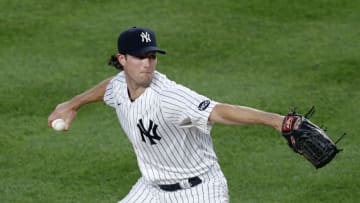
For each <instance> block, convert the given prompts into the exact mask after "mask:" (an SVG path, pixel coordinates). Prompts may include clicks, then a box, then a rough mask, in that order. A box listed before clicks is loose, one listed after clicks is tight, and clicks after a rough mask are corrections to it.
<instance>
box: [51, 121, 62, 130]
mask: <svg viewBox="0 0 360 203" xmlns="http://www.w3.org/2000/svg"><path fill="white" fill-rule="evenodd" d="M51 127H52V128H53V129H54V130H56V131H63V130H65V121H64V119H61V118H59V119H55V120H53V121H52V122H51Z"/></svg>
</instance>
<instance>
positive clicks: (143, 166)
mask: <svg viewBox="0 0 360 203" xmlns="http://www.w3.org/2000/svg"><path fill="white" fill-rule="evenodd" d="M104 101H105V102H106V104H108V105H110V106H112V107H113V108H115V110H116V113H117V116H118V118H119V121H120V124H121V126H122V128H123V130H124V132H125V133H126V135H127V137H128V139H129V140H130V142H131V143H132V145H133V148H134V151H135V153H136V156H137V162H138V166H139V168H140V171H141V173H142V175H143V177H144V178H145V179H146V180H148V181H150V182H152V183H154V184H169V183H174V182H177V181H178V180H180V179H184V178H189V177H194V176H198V175H200V174H202V173H204V172H206V171H207V170H208V169H209V168H210V167H211V166H212V165H213V164H214V163H215V162H217V158H216V154H215V152H214V149H213V145H212V141H211V137H210V130H211V127H212V124H211V123H210V122H208V118H209V115H210V112H211V111H212V109H213V107H214V106H215V105H216V102H214V101H211V100H209V99H208V98H207V97H205V96H202V95H199V94H197V93H196V92H194V91H192V90H190V89H188V88H186V87H184V86H182V85H179V84H176V83H175V82H173V81H171V80H169V79H168V78H167V77H166V76H165V75H163V74H161V73H159V72H157V71H155V72H154V77H153V79H152V82H151V84H150V86H149V87H148V88H147V89H146V90H145V91H144V93H143V94H142V95H141V96H140V97H139V98H137V99H136V100H135V101H131V100H130V98H129V95H128V91H127V84H126V81H125V74H124V72H120V73H119V74H118V75H117V76H115V77H114V78H113V79H112V80H111V81H110V83H109V85H108V86H107V89H106V92H105V95H104Z"/></svg>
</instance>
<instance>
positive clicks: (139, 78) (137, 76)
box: [122, 52, 157, 87]
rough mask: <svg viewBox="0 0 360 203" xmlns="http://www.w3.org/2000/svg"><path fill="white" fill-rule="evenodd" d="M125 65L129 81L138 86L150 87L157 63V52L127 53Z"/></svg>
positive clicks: (124, 59)
mask: <svg viewBox="0 0 360 203" xmlns="http://www.w3.org/2000/svg"><path fill="white" fill-rule="evenodd" d="M123 62H124V63H122V64H123V66H124V71H125V74H126V79H127V82H128V83H130V84H131V85H134V86H137V87H148V86H149V84H150V83H151V80H152V77H153V74H154V71H155V67H156V64H157V59H156V52H150V53H147V54H145V55H143V56H132V55H126V57H125V56H124V58H123Z"/></svg>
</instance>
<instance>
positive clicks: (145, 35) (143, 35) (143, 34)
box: [140, 32, 151, 43]
mask: <svg viewBox="0 0 360 203" xmlns="http://www.w3.org/2000/svg"><path fill="white" fill-rule="evenodd" d="M140 37H141V42H144V41H145V42H146V43H148V42H151V39H150V35H149V33H148V32H141V34H140Z"/></svg>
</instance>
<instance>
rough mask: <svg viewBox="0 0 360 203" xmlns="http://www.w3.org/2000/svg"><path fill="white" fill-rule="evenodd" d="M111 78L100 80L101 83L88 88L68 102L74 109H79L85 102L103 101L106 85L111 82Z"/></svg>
mask: <svg viewBox="0 0 360 203" xmlns="http://www.w3.org/2000/svg"><path fill="white" fill-rule="evenodd" d="M110 80H111V78H109V79H106V80H104V81H102V82H100V83H99V84H97V85H96V86H94V87H93V88H91V89H89V90H87V91H86V92H84V93H82V94H79V95H77V96H75V97H73V98H72V99H71V100H69V101H68V102H69V103H70V104H71V106H72V107H73V109H75V110H77V109H79V108H80V107H81V106H83V105H85V104H88V103H93V102H98V101H102V100H103V97H104V94H105V90H106V87H107V85H108V84H109V82H110Z"/></svg>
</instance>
